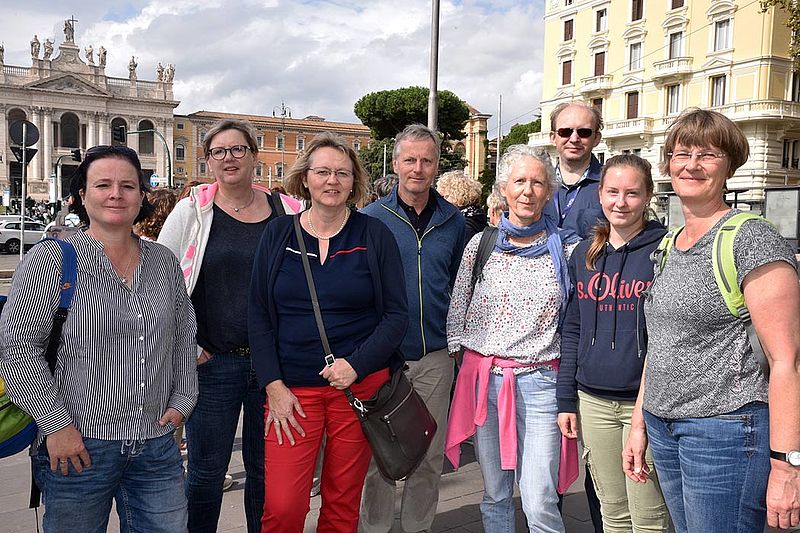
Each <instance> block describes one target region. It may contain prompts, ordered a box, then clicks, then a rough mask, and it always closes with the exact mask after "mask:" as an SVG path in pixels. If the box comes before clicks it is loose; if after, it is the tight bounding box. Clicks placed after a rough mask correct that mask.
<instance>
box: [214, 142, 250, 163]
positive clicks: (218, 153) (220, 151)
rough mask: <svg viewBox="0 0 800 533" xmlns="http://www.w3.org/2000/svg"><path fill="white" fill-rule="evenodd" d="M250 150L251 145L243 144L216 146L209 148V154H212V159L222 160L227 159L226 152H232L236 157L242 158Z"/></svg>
mask: <svg viewBox="0 0 800 533" xmlns="http://www.w3.org/2000/svg"><path fill="white" fill-rule="evenodd" d="M248 150H250V147H249V146H245V145H243V144H237V145H236V146H231V147H230V148H223V147H221V146H217V147H216V148H212V149H211V150H209V151H208V155H210V156H211V158H212V159H216V160H217V161H222V160H223V159H225V154H227V153H228V152H230V153H231V155H232V156H233V157H234V159H241V158H243V157H244V156H245V154H246V153H247V151H248Z"/></svg>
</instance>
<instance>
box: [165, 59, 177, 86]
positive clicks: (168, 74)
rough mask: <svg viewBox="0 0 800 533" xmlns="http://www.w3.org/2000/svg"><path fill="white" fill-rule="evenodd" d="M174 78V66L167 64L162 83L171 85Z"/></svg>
mask: <svg viewBox="0 0 800 533" xmlns="http://www.w3.org/2000/svg"><path fill="white" fill-rule="evenodd" d="M174 77H175V65H173V64H172V63H169V64H167V69H166V70H165V71H164V83H172V79H173V78H174Z"/></svg>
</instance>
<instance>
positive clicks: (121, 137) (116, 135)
mask: <svg viewBox="0 0 800 533" xmlns="http://www.w3.org/2000/svg"><path fill="white" fill-rule="evenodd" d="M126 137H127V135H126V133H125V126H117V127H116V128H113V130H112V131H111V138H112V139H113V140H114V141H115V142H118V143H122V144H125V138H126Z"/></svg>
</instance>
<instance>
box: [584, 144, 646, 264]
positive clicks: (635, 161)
mask: <svg viewBox="0 0 800 533" xmlns="http://www.w3.org/2000/svg"><path fill="white" fill-rule="evenodd" d="M616 167H627V168H632V169H634V170H635V171H637V173H638V174H639V176H640V177H641V178H642V181H643V182H644V189H645V192H646V193H647V196H648V197H652V196H653V189H654V187H655V186H654V185H653V172H652V166H651V165H650V163H649V162H648V161H647V160H646V159H642V158H641V157H639V156H638V155H633V154H621V155H615V156H614V157H612V158H611V159H609V160H608V161H606V164H605V165H603V171H602V173H601V174H600V190H601V191H602V190H603V184H604V183H605V180H606V174H607V173H608V171H609V170H610V169H612V168H616ZM645 224H647V209H646V208H645V210H644V213H643V214H642V227H644V225H645ZM610 234H611V224H610V223H609V222H608V220H605V219H603V220H600V221H599V222H598V223H597V224H595V226H594V230H593V232H592V244H590V245H589V249H588V250H586V270H594V267H595V264H596V263H597V258H598V257H600V252H602V251H603V248H604V247H605V245H606V242H608V236H609V235H610Z"/></svg>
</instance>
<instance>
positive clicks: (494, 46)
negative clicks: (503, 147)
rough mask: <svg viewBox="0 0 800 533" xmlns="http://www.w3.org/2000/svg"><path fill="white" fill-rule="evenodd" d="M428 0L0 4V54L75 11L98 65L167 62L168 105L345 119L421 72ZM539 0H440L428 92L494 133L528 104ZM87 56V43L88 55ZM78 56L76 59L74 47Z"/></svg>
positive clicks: (18, 57) (16, 51) (426, 58)
mask: <svg viewBox="0 0 800 533" xmlns="http://www.w3.org/2000/svg"><path fill="white" fill-rule="evenodd" d="M430 2H431V0H402V1H399V0H368V1H367V0H330V1H323V0H292V1H289V0H239V1H236V0H234V1H223V0H167V1H165V0H128V1H119V2H117V1H112V2H109V1H107V0H105V1H98V0H82V1H81V2H79V3H78V2H76V3H75V6H74V7H73V8H72V9H74V11H69V9H70V8H68V7H63V4H67V2H56V1H53V0H50V1H46V0H28V1H26V2H10V1H3V6H2V7H0V42H2V43H3V45H4V47H5V64H6V65H19V66H29V65H30V61H31V59H30V44H29V43H30V40H31V39H32V38H33V35H34V34H36V35H37V36H38V38H39V40H40V41H41V42H42V43H44V39H45V38H50V39H51V40H54V41H55V43H56V44H55V47H56V51H55V53H54V54H53V57H55V56H57V55H58V45H59V44H60V43H61V42H62V41H63V40H64V32H63V27H64V22H63V21H64V20H65V19H68V18H70V17H71V16H74V17H75V19H76V20H77V21H78V22H77V23H76V24H75V42H76V44H78V46H80V47H81V49H84V48H86V47H87V46H89V45H92V47H93V48H94V50H95V51H96V50H97V49H98V48H100V46H101V45H102V46H104V47H105V48H106V49H107V50H108V58H107V61H108V62H107V66H106V75H108V76H117V77H124V78H127V76H128V68H127V65H128V61H129V60H130V57H131V56H135V57H136V60H137V62H138V65H139V66H138V70H137V74H138V78H139V79H140V80H154V79H155V71H156V65H157V63H158V62H159V61H160V62H161V63H162V64H163V65H164V66H166V65H167V64H168V63H173V64H174V65H175V81H174V86H173V92H174V95H175V99H176V100H180V102H181V104H180V105H179V106H178V107H177V108H176V110H175V112H176V113H178V114H188V113H192V112H195V111H200V110H207V111H222V112H229V113H245V114H259V115H271V114H272V113H273V111H274V110H275V108H276V107H280V105H281V103H282V102H284V103H285V105H286V107H288V108H289V109H290V110H291V114H292V117H294V118H303V117H305V116H308V115H319V116H322V117H325V118H326V119H327V120H330V121H343V122H357V121H358V119H357V117H356V116H355V114H354V113H353V105H354V104H355V102H356V101H357V100H358V99H359V98H360V97H361V96H363V95H364V94H367V93H370V92H374V91H381V90H386V89H396V88H400V87H407V86H411V85H421V86H426V87H427V86H428V84H429V78H430V42H431V3H430ZM543 11H544V0H441V6H440V27H439V40H440V43H439V81H438V84H439V89H440V90H442V89H447V90H450V91H452V92H454V93H455V94H456V95H458V96H459V97H460V98H461V99H462V100H465V101H466V102H468V103H469V104H470V105H472V106H473V107H474V108H476V109H478V110H479V111H480V112H482V113H487V114H491V115H492V118H491V119H490V121H489V129H490V130H489V137H490V138H494V137H496V136H497V114H498V101H499V98H500V95H501V94H502V102H503V104H502V106H503V107H502V122H503V126H502V127H503V130H502V131H503V133H504V134H505V133H507V132H508V130H509V128H510V127H511V126H512V125H513V124H516V123H526V122H530V121H532V120H534V119H535V118H536V116H537V114H538V112H539V99H540V97H541V81H542V48H543V46H544V37H543V32H544V29H543V26H544V25H543V21H542V16H543ZM95 53H96V52H95ZM81 57H84V55H83V53H82V54H81Z"/></svg>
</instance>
